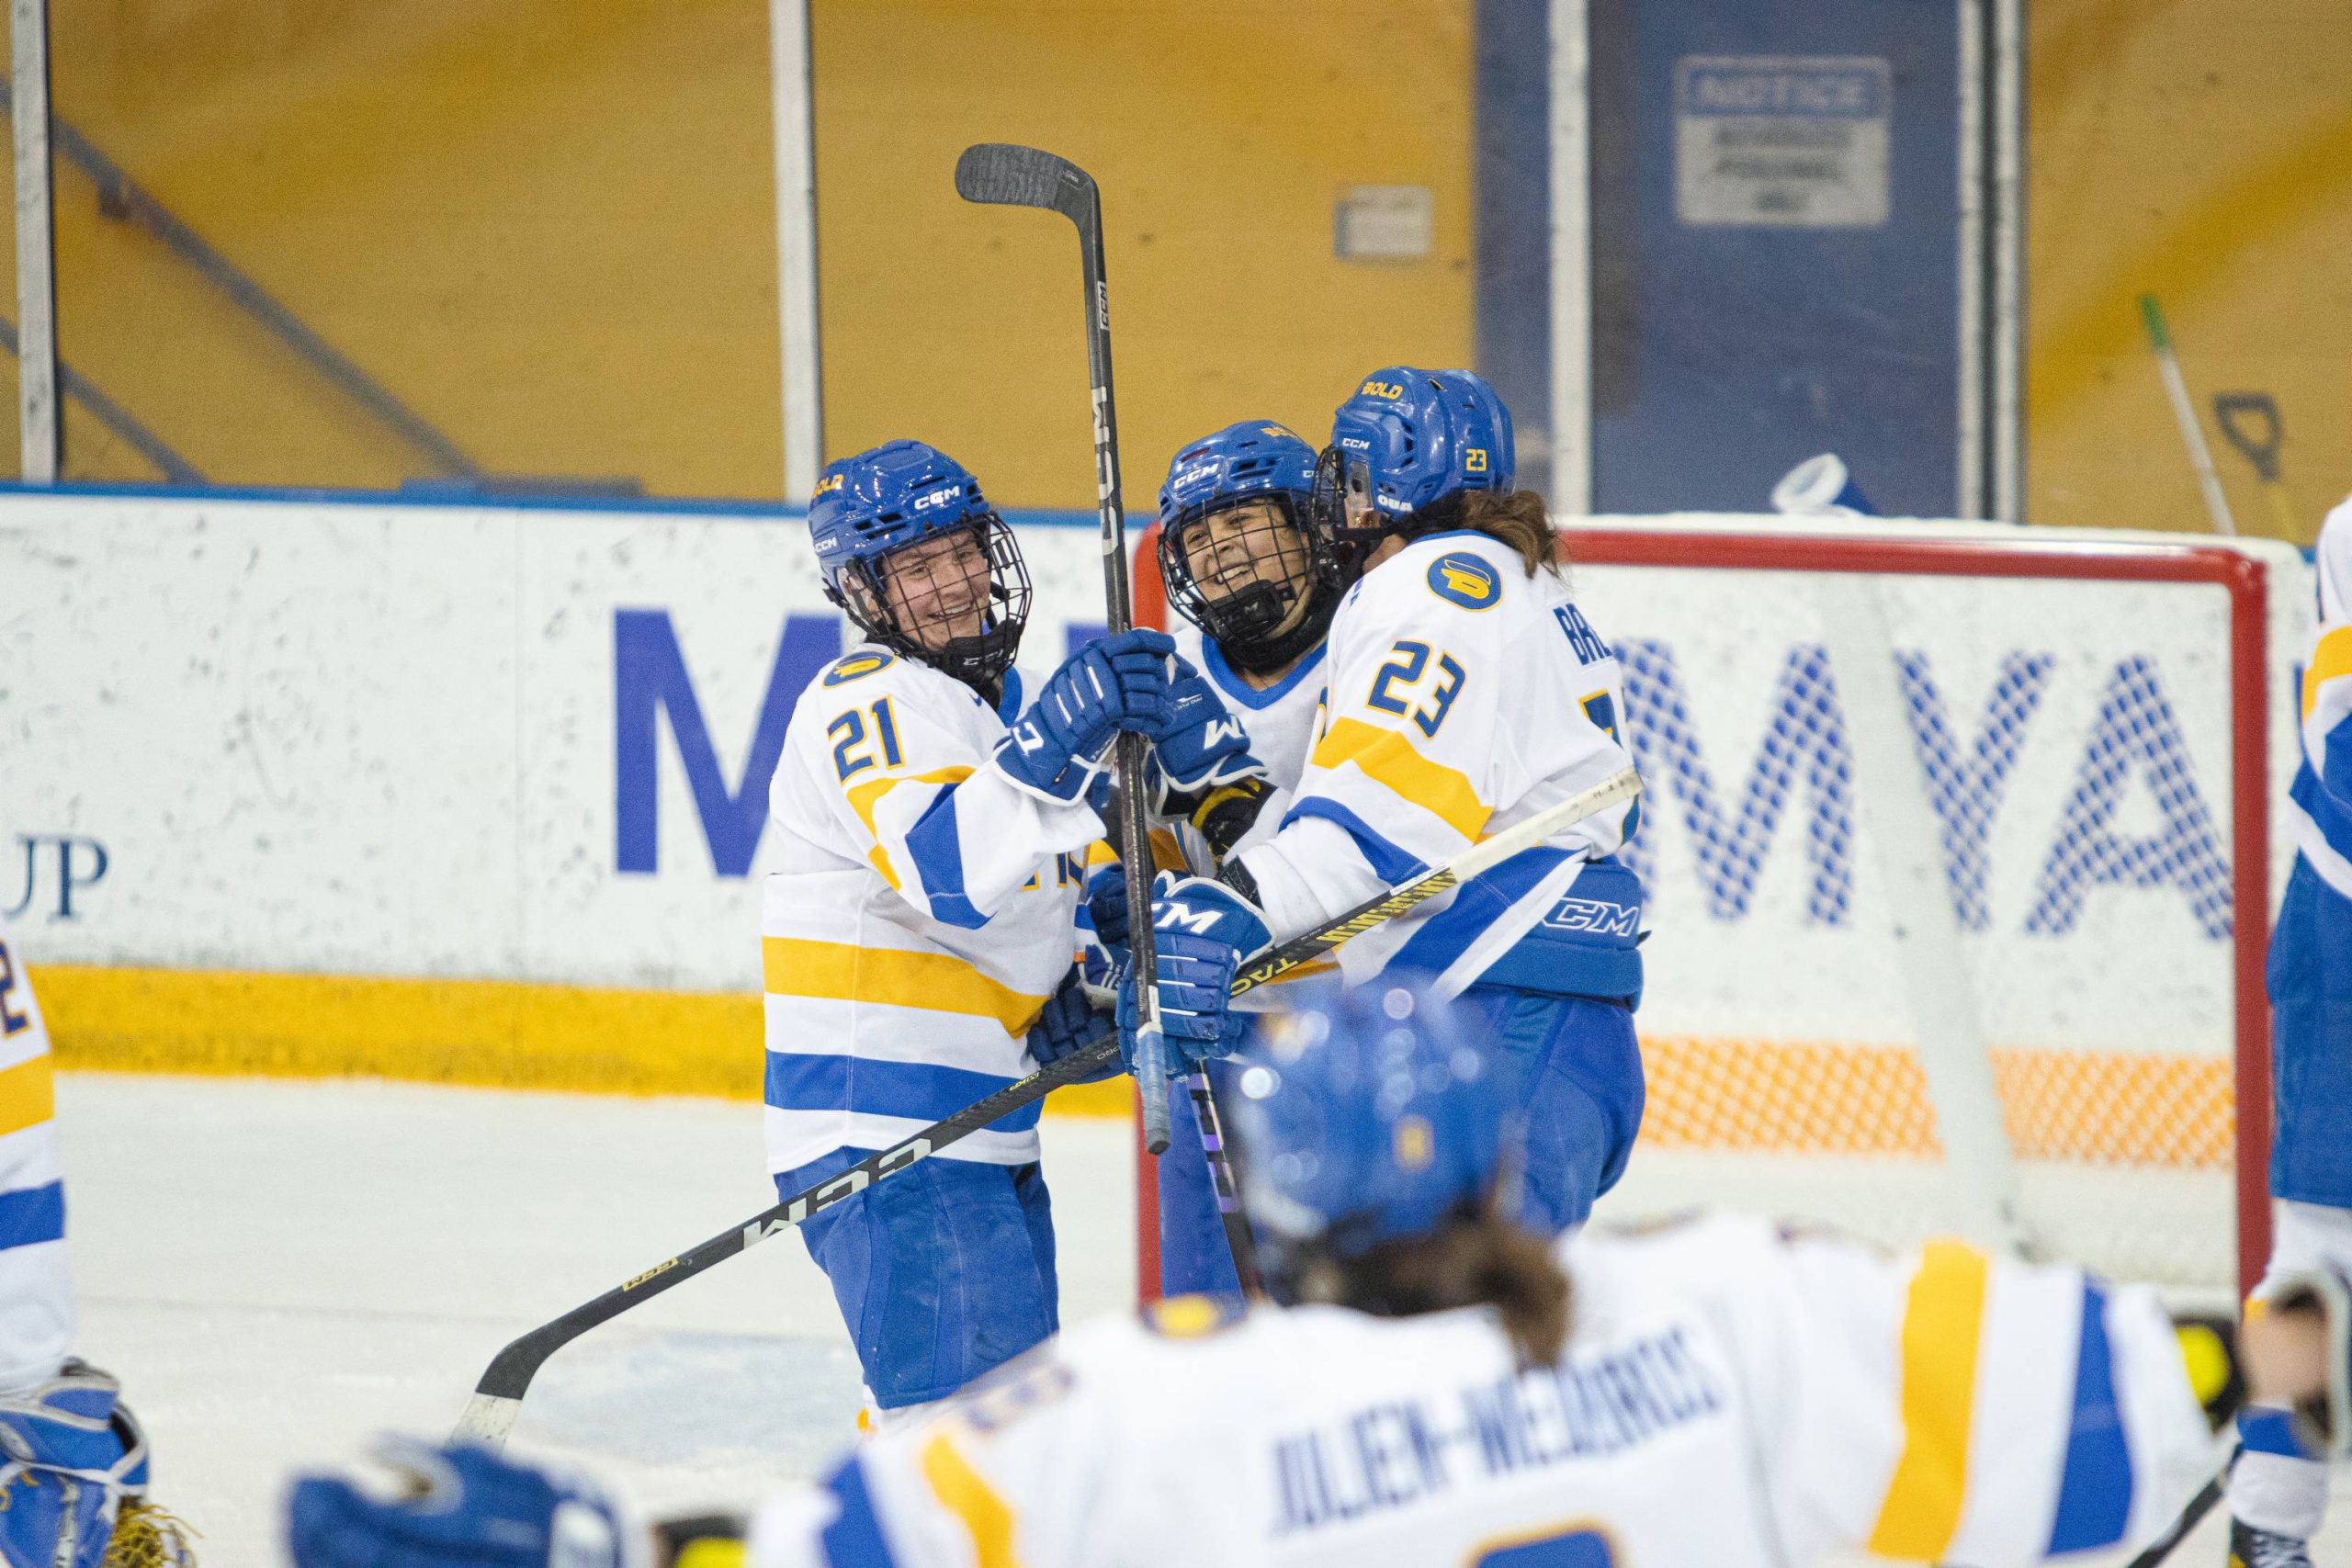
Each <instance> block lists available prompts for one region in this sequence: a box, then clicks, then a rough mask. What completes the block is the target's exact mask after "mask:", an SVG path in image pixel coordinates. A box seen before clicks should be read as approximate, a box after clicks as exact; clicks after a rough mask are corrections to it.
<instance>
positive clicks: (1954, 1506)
mask: <svg viewBox="0 0 2352 1568" xmlns="http://www.w3.org/2000/svg"><path fill="white" fill-rule="evenodd" d="M1988 1277H1989V1266H1988V1265H1987V1264H1986V1262H1985V1255H1984V1254H1983V1253H1981V1252H1978V1251H1977V1250H1976V1249H1975V1248H1973V1247H1963V1246H1962V1245H1961V1244H1960V1243H1958V1242H1955V1241H1933V1242H1929V1243H1928V1246H1927V1248H1926V1250H1925V1251H1924V1252H1923V1253H1922V1254H1921V1256H1920V1258H1919V1271H1918V1272H1917V1274H1914V1275H1913V1276H1912V1277H1911V1290H1910V1293H1909V1296H1908V1298H1907V1299H1906V1300H1905V1303H1904V1312H1903V1454H1902V1457H1901V1458H1900V1459H1898V1460H1896V1461H1895V1464H1894V1479H1893V1480H1891V1481H1889V1482H1888V1483H1887V1486H1886V1497H1885V1500H1884V1501H1883V1503H1882V1504H1881V1505H1880V1506H1879V1514H1878V1523H1877V1524H1876V1525H1875V1526H1874V1527H1872V1529H1871V1539H1870V1550H1871V1552H1873V1553H1874V1554H1876V1555H1878V1556H1880V1557H1893V1558H1898V1559H1902V1560H1905V1561H1908V1562H1936V1561H1938V1560H1939V1559H1940V1558H1941V1557H1942V1556H1943V1554H1944V1552H1945V1551H1946V1549H1948V1548H1949V1547H1950V1546H1951V1541H1952V1537H1953V1536H1954V1535H1955V1534H1957V1533H1958V1532H1959V1529H1960V1510H1961V1505H1962V1502H1963V1501H1965V1499H1966V1497H1967V1495H1968V1432H1969V1425H1970V1420H1971V1417H1972V1416H1973V1405H1974V1404H1975V1397H1976V1342H1977V1337H1978V1336H1979V1334H1980V1333H1981V1332H1982V1331H1983V1329H1984V1326H1985V1282H1986V1280H1987V1278H1988Z"/></svg>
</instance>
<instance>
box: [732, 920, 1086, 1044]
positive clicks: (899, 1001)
mask: <svg viewBox="0 0 2352 1568" xmlns="http://www.w3.org/2000/svg"><path fill="white" fill-rule="evenodd" d="M760 982H761V989H763V990H764V991H765V992H766V993H767V994H768V995H770V996H772V997H821V998H825V999H826V1000H828V1001H837V1002H879V1003H882V1004H885V1005H887V1006H890V1007H902V1008H922V1009H925V1010H929V1011H931V1012H960V1013H968V1014H970V1015H971V1016H972V1017H974V1018H992V1019H994V1020H996V1021H997V1022H998V1023H999V1024H1001V1025H1002V1026H1003V1029H1004V1032H1006V1033H1007V1034H1010V1035H1012V1036H1013V1037H1014V1038H1016V1039H1017V1038H1019V1037H1020V1036H1021V1035H1023V1034H1024V1033H1026V1032H1028V1029H1029V1025H1030V1023H1031V1022H1032V1021H1035V1018H1036V1016H1037V1010H1038V1009H1040V1008H1042V1007H1044V1006H1045V1005H1046V998H1043V997H1033V996H1030V995H1028V994H1026V993H1024V992H1021V991H1016V990H1014V989H1013V988H1012V987H1010V986H1007V985H1005V984H1003V983H1001V981H996V980H991V979H989V977H988V976H986V975H983V974H981V973H980V972H979V971H978V969H975V968H973V967H972V966H971V965H970V964H967V963H966V962H965V961H964V960H962V959H960V958H956V957H954V956H951V955H950V954H948V953H905V952H901V951H899V950H898V949H895V948H886V947H858V946H856V945H855V944H854V943H851V942H809V941H804V940H802V939H801V938H799V937H789V936H763V937H762V938H761V939H760Z"/></svg>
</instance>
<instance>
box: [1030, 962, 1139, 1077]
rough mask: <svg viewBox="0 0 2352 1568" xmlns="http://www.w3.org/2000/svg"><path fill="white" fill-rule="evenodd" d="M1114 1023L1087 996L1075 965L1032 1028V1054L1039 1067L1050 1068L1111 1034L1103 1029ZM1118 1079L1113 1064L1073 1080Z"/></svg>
mask: <svg viewBox="0 0 2352 1568" xmlns="http://www.w3.org/2000/svg"><path fill="white" fill-rule="evenodd" d="M1109 1022H1110V1020H1109V1019H1107V1018H1105V1017H1104V1016H1103V1013H1102V1012H1101V1011H1099V1010H1097V1009H1096V1007H1095V1005H1094V998H1092V997H1091V996H1089V995H1088V994H1087V989H1086V986H1085V984H1084V982H1083V980H1082V979H1081V978H1080V971H1079V970H1078V968H1077V967H1076V966H1072V968H1071V969H1070V972H1069V974H1067V975H1065V976H1062V983H1061V984H1060V985H1058V986H1057V987H1054V994H1053V995H1052V996H1050V997H1047V998H1046V1005H1045V1006H1044V1007H1043V1008H1041V1009H1040V1010H1038V1013H1037V1019H1036V1021H1035V1022H1034V1023H1032V1024H1030V1026H1029V1055H1031V1056H1032V1057H1034V1058H1035V1061H1036V1063H1037V1065H1038V1066H1041V1067H1050V1066H1053V1065H1054V1064H1055V1063H1056V1062H1058V1061H1060V1060H1061V1059H1062V1058H1063V1057H1065V1056H1068V1055H1072V1054H1074V1053H1076V1052H1079V1051H1081V1050H1084V1049H1085V1048H1086V1047H1087V1046H1089V1045H1091V1044H1092V1043H1094V1042H1095V1041H1096V1040H1097V1039H1098V1038H1100V1037H1101V1036H1102V1035H1103V1034H1106V1033H1108V1032H1109V1031H1108V1030H1106V1029H1105V1028H1104V1027H1103V1026H1104V1025H1105V1024H1107V1023H1109ZM1118 1076H1119V1065H1118V1064H1117V1063H1116V1062H1113V1063H1111V1064H1109V1065H1108V1066H1104V1067H1103V1070H1102V1071H1101V1072H1098V1073H1091V1074H1089V1075H1088V1076H1087V1077H1082V1078H1072V1079H1071V1080H1070V1081H1071V1082H1072V1083H1101V1082H1102V1081H1103V1079H1105V1078H1114V1077H1118Z"/></svg>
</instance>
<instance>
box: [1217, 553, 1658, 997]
mask: <svg viewBox="0 0 2352 1568" xmlns="http://www.w3.org/2000/svg"><path fill="white" fill-rule="evenodd" d="M1324 668H1325V671H1326V679H1327V688H1326V692H1325V699H1324V700H1325V705H1326V708H1325V714H1324V719H1323V725H1322V728H1321V731H1320V733H1319V735H1318V736H1317V739H1316V741H1315V745H1314V750H1312V752H1311V753H1310V754H1309V756H1308V758H1307V764H1306V773H1305V774H1304V776H1303V777H1301V778H1300V780H1299V782H1298V785H1297V789H1296V792H1295V795H1293V797H1292V799H1291V802H1290V806H1289V810H1288V812H1287V813H1286V814H1285V816H1284V818H1283V823H1282V828H1281V830H1280V831H1279V832H1278V833H1277V834H1275V836H1274V837H1273V838H1272V840H1269V841H1267V842H1264V843H1261V844H1258V845H1256V846H1255V847H1252V848H1250V849H1247V850H1245V851H1243V852H1242V853H1241V854H1240V856H1239V857H1238V858H1239V861H1240V863H1241V865H1242V866H1243V867H1244V869H1245V870H1247V872H1248V873H1249V874H1250V880H1251V881H1253V882H1254V883H1255V884H1256V886H1257V888H1258V892H1259V897H1260V898H1261V902H1262V903H1263V905H1264V908H1265V910H1266V914H1267V919H1268V924H1269V925H1270V926H1271V927H1272V931H1273V934H1274V937H1275V940H1277V941H1282V940H1285V939H1287V938H1289V937H1291V936H1295V935H1296V934H1297V933H1298V932H1300V931H1306V930H1308V929H1311V928H1312V927H1314V926H1316V925H1317V924H1319V923H1321V922H1322V921H1324V920H1328V919H1332V918H1334V917H1335V916H1337V915H1339V914H1340V913H1342V912H1344V911H1345V910H1347V909H1349V908H1352V907H1353V906H1354V905H1356V904H1358V903H1360V902H1362V901H1363V899H1365V898H1367V897H1372V896H1373V895H1374V893H1375V892H1377V891H1378V890H1379V889H1380V888H1381V887H1383V886H1394V885H1396V884H1397V883H1399V882H1402V881H1404V880H1406V879H1407V878H1408V877H1410V876H1413V875H1415V874H1419V872H1421V871H1423V870H1424V869H1426V868H1428V867H1430V866H1432V865H1436V864H1438V863H1442V862H1443V861H1446V860H1449V859H1451V858H1453V856H1454V855H1457V854H1459V853H1461V852H1463V851H1464V850H1465V849H1467V848H1469V847H1470V846H1471V845H1472V844H1474V843H1476V842H1477V841H1479V840H1482V839H1485V838H1489V837H1491V836H1493V835H1494V834H1496V833H1498V832H1500V831H1502V830H1503V829H1508V828H1510V827H1511V826H1512V825H1514V824H1515V823H1518V822H1521V821H1523V820H1525V819H1526V818H1529V817H1531V816H1532V815H1534V814H1535V813H1536V812H1538V811H1541V810H1543V809H1544V808H1545V807H1550V806H1553V805H1555V804H1556V803H1558V802H1559V801H1561V800H1562V799H1565V798H1566V797H1567V796H1568V795H1574V794H1577V792H1579V791H1582V790H1586V789H1589V788H1590V787H1592V786H1593V785H1595V784H1600V782H1601V781H1602V780H1604V779H1606V778H1608V777H1609V776H1610V775H1611V774H1612V773H1617V772H1619V771H1620V770H1622V769H1624V768H1627V767H1630V766H1632V765H1633V760H1632V757H1631V754H1630V753H1629V752H1628V751H1627V750H1626V747H1625V744H1624V740H1623V729H1622V717H1623V711H1624V680H1623V674H1622V673H1621V672H1620V671H1619V669H1618V665H1617V660H1616V656H1615V654H1614V653H1613V652H1612V651H1611V649H1610V647H1609V645H1608V644H1607V643H1606V642H1604V641H1603V640H1602V639H1601V637H1600V636H1599V634H1597V633H1596V632H1595V631H1594V630H1593V628H1592V627H1591V626H1590V625H1589V623H1587V622H1586V620H1585V618H1584V616H1583V615H1582V613H1581V612H1580V611H1578V609H1577V605H1576V603H1575V601H1574V600H1573V599H1572V598H1571V597H1570V596H1569V593H1568V589H1567V584H1566V582H1565V581H1563V580H1562V579H1560V578H1559V577H1556V576H1555V575H1554V574H1552V573H1551V572H1549V571H1538V572H1536V573H1535V574H1534V575H1533V576H1532V577H1531V576H1529V575H1528V571H1527V568H1526V565H1525V563H1524V562H1523V561H1521V558H1520V556H1519V553H1518V552H1517V551H1516V550H1514V549H1512V548H1511V547H1510V546H1508V545H1505V544H1503V543H1501V542H1500V541H1498V540H1497V539H1494V538H1492V537H1489V536H1487V535H1484V534H1476V533H1468V532H1453V533H1444V534H1436V535H1431V536H1428V537H1426V538H1421V539H1416V540H1414V541H1413V542H1411V543H1410V544H1408V545H1407V546H1406V547H1404V549H1402V550H1401V551H1399V552H1398V553H1397V555H1396V556H1394V557H1392V558H1389V559H1388V560H1386V561H1384V562H1382V563H1381V564H1380V565H1379V566H1376V567H1374V568H1373V569H1372V570H1370V571H1369V572H1367V573H1365V575H1364V576H1363V579H1362V580H1360V581H1358V582H1357V583H1356V585H1355V586H1354V587H1353V588H1352V589H1351V590H1350V591H1349V592H1348V596H1347V598H1346V599H1345V600H1343V601H1342V602H1341V604H1340V612H1339V615H1337V616H1336V617H1335V618H1334V620H1333V622H1332V626H1331V636H1330V640H1329V649H1328V652H1327V655H1326V658H1325V660H1324ZM1639 820H1640V816H1639V810H1638V806H1637V805H1634V806H1624V807H1611V809H1609V810H1608V811H1606V812H1604V813H1602V814H1601V815H1600V816H1598V817H1594V818H1588V819H1587V820H1586V821H1584V822H1582V823H1579V824H1577V825H1576V826H1574V827H1571V828H1568V829H1564V830H1562V831H1561V832H1560V833H1558V834H1556V835H1555V836H1554V837H1553V838H1552V839H1551V840H1550V841H1549V842H1548V843H1546V844H1545V845H1544V846H1542V847H1540V848H1537V849H1534V850H1531V851H1528V852H1524V853H1521V854H1519V855H1515V856H1513V857H1511V859H1510V860H1508V861H1506V862H1504V863H1502V864H1501V865H1498V866H1497V867H1495V868H1494V869H1493V870H1491V871H1488V872H1487V873H1486V874H1483V875H1481V876H1479V877H1476V878H1475V879H1474V880H1472V881H1471V882H1469V883H1468V884H1465V885H1464V886H1463V887H1462V888H1460V889H1458V890H1457V891H1456V892H1454V893H1453V895H1451V896H1449V897H1446V898H1443V899H1441V900H1436V901H1433V904H1432V905H1431V906H1430V907H1429V908H1426V909H1424V910H1419V911H1416V912H1415V913H1413V914H1411V915H1408V916H1406V917H1404V918H1402V919H1396V920H1392V921H1389V922H1387V923H1386V924H1385V925H1383V926H1381V927H1379V928H1378V929H1376V930H1374V931H1369V932H1366V933H1365V934H1364V935H1363V937H1361V938H1359V939H1357V940H1356V941H1354V942H1350V943H1349V944H1348V945H1347V946H1346V947H1344V948H1341V949H1340V964H1341V967H1342V968H1343V969H1344V970H1345V971H1346V972H1347V974H1348V975H1349V976H1350V977H1351V978H1352V979H1358V980H1361V979H1363V977H1365V976H1370V975H1373V974H1376V973H1378V972H1379V971H1380V970H1382V969H1384V968H1386V967H1389V966H1391V965H1395V966H1397V967H1399V968H1405V967H1409V968H1413V969H1416V970H1420V971H1423V972H1426V973H1430V974H1434V975H1437V976H1440V981H1439V985H1440V988H1441V989H1442V990H1443V991H1446V992H1449V993H1450V992H1453V991H1458V990H1460V989H1462V988H1463V987H1465V986H1468V985H1470V984H1472V983H1473V982H1475V981H1478V980H1481V979H1484V980H1486V981H1487V982H1488V983H1490V984H1505V985H1512V986H1519V987H1524V988H1530V989H1545V990H1549V989H1557V990H1560V991H1563V992H1565V993H1566V994H1575V995H1590V996H1599V997H1607V998H1624V999H1631V998H1633V997H1634V996H1635V995H1637V994H1638V992H1639V989H1640V978H1639V976H1640V960H1639V958H1638V957H1637V956H1636V955H1635V953H1634V938H1635V936H1636V934H1637V928H1638V926H1639V922H1640V914H1641V893H1640V888H1639V886H1638V883H1637V882H1636V880H1635V878H1634V876H1633V874H1631V873H1630V872H1628V871H1626V870H1625V869H1624V868H1623V867H1621V866H1618V865H1616V864H1615V863H1613V862H1606V861H1605V857H1607V856H1609V855H1610V854H1611V852H1613V851H1615V850H1616V849H1618V848H1619V847H1620V846H1621V845H1623V843H1624V842H1625V841H1626V840H1628V839H1629V838H1631V837H1632V836H1633V834H1634V831H1635V829H1636V825H1637V824H1638V822H1639Z"/></svg>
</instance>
